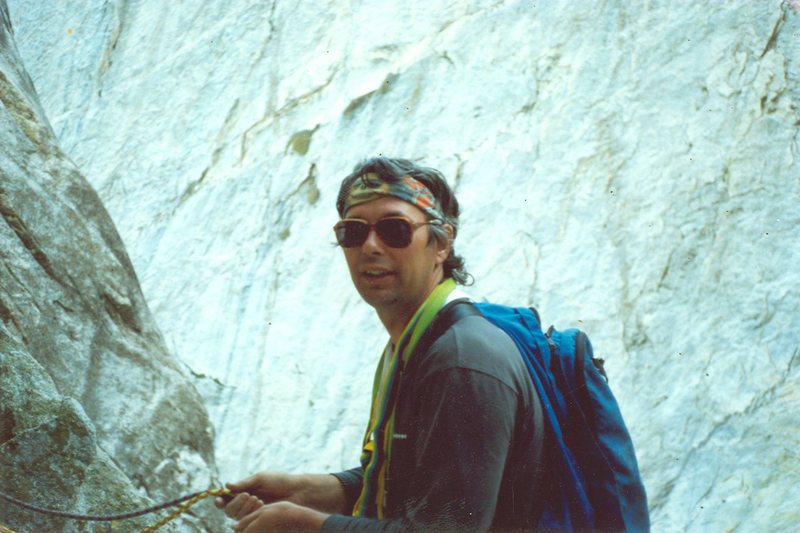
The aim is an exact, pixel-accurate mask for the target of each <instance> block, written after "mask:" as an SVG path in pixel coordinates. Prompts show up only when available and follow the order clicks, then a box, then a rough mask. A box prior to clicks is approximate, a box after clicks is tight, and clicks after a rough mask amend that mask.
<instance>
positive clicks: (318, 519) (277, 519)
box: [231, 502, 328, 533]
mask: <svg viewBox="0 0 800 533" xmlns="http://www.w3.org/2000/svg"><path fill="white" fill-rule="evenodd" d="M231 503H233V502H231ZM326 518H328V515H327V514H325V513H321V512H320V511H315V510H313V509H309V508H308V507H301V506H299V505H296V504H293V503H289V502H278V503H271V504H267V505H261V506H260V507H259V508H258V509H256V510H255V511H254V512H251V513H249V514H248V515H246V516H245V517H244V518H242V519H241V520H239V521H238V522H236V523H235V524H233V526H232V527H233V530H234V531H240V532H242V533H272V532H273V531H293V532H309V533H310V532H316V531H319V530H320V529H321V528H322V523H323V522H325V519H326Z"/></svg>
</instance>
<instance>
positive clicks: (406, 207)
mask: <svg viewBox="0 0 800 533" xmlns="http://www.w3.org/2000/svg"><path fill="white" fill-rule="evenodd" d="M345 216H346V217H347V218H359V219H362V220H366V221H367V223H369V224H374V223H375V222H377V221H378V220H379V219H381V218H383V217H388V216H403V217H406V218H408V219H409V220H411V222H413V223H416V222H425V221H426V218H425V214H424V213H423V212H422V210H420V209H419V208H417V207H416V206H414V205H412V204H410V203H408V202H406V201H404V200H401V199H399V198H396V197H394V196H384V197H382V198H378V199H376V200H372V201H371V202H365V203H363V204H359V205H356V206H354V207H352V208H350V209H349V210H348V211H347V213H345ZM428 228H429V226H427V225H426V226H420V227H419V228H418V229H416V230H415V231H414V232H413V234H412V239H411V243H410V244H409V245H408V246H407V247H405V248H392V247H390V246H387V245H386V243H384V242H383V241H382V240H381V238H380V237H378V235H377V233H376V232H375V230H374V228H373V229H372V230H370V232H369V235H368V236H367V240H366V241H365V242H364V244H362V245H361V246H356V247H354V248H343V250H344V257H345V259H346V260H347V266H348V267H349V268H350V276H351V277H352V279H353V284H354V285H355V286H356V290H358V293H359V294H360V295H361V297H362V298H363V299H364V301H366V302H367V303H368V304H370V305H371V306H373V307H374V308H375V309H376V311H378V312H379V313H381V312H386V313H406V314H409V317H408V318H410V316H411V314H413V313H414V311H416V310H417V308H418V307H419V306H420V305H421V304H422V302H423V301H424V300H425V298H427V296H428V295H429V294H430V292H431V291H432V290H433V289H434V288H435V287H436V285H437V284H438V283H439V282H441V280H442V276H443V270H442V264H443V263H444V260H445V259H446V258H447V255H448V253H449V252H450V246H449V244H448V245H446V246H444V247H442V246H440V245H439V244H438V243H437V242H436V241H435V240H434V242H432V243H431V244H428V240H429V235H430V233H429V229H428Z"/></svg>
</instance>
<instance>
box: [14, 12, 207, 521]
mask: <svg viewBox="0 0 800 533" xmlns="http://www.w3.org/2000/svg"><path fill="white" fill-rule="evenodd" d="M0 102H2V105H0V391H1V392H2V394H0V413H2V421H0V490H4V491H7V492H10V493H15V495H17V496H19V497H21V498H24V499H30V500H32V501H35V502H38V503H40V504H46V505H49V506H52V507H57V508H61V509H64V510H69V511H71V512H80V511H81V510H84V511H86V512H91V513H94V514H109V513H110V512H113V510H115V509H117V510H120V511H122V510H130V509H131V506H133V508H139V507H142V503H144V502H145V501H146V500H145V499H144V498H143V496H144V495H146V496H148V497H149V498H151V499H153V500H158V501H161V500H167V499H173V498H175V497H177V496H180V495H182V494H185V493H186V492H188V491H196V490H203V489H206V488H209V487H210V486H212V485H216V483H217V481H216V479H215V472H216V470H215V466H214V457H213V429H212V427H211V425H210V423H209V420H208V416H207V414H206V411H205V408H204V406H203V404H202V401H201V399H200V397H199V395H198V394H197V392H196V390H195V389H194V387H193V386H192V385H191V384H190V382H189V381H188V380H187V379H186V378H185V376H184V375H183V372H182V370H181V369H180V367H179V366H178V365H177V364H176V362H175V361H174V360H173V358H172V357H171V356H170V355H169V353H168V352H167V350H166V347H165V345H164V342H163V339H162V337H161V334H160V333H159V331H158V329H157V327H156V326H155V324H154V322H153V319H152V317H151V314H150V312H149V310H148V308H147V305H146V303H145V301H144V299H143V297H142V293H141V290H140V288H139V283H138V281H137V278H136V275H135V273H134V271H133V267H132V265H131V262H130V260H129V258H128V255H127V253H126V251H125V248H124V246H123V244H122V241H121V240H120V238H119V235H118V234H117V231H116V229H115V227H114V224H113V223H112V221H111V218H110V217H109V216H108V214H107V212H106V210H105V208H104V207H103V205H102V204H101V202H100V200H99V198H98V196H97V194H96V193H95V192H94V190H93V189H92V188H91V187H90V186H89V184H88V183H87V182H86V180H85V179H84V178H83V176H82V175H81V173H80V172H79V171H78V169H77V168H76V167H75V165H74V163H73V162H72V161H71V160H70V159H69V158H68V157H67V156H66V155H65V154H64V153H63V152H62V150H61V149H60V148H59V146H58V143H57V141H56V138H55V135H54V134H53V130H52V128H51V127H50V125H49V123H48V121H47V119H46V118H45V116H44V113H43V111H42V107H41V105H40V104H39V101H38V97H37V95H36V92H35V90H34V87H33V83H32V82H31V80H30V78H29V77H28V75H27V74H26V72H25V70H24V68H23V66H22V63H21V60H20V58H19V54H18V52H17V49H16V45H15V43H14V38H13V31H12V28H11V24H10V21H9V16H8V9H7V6H6V4H5V2H4V1H3V0H0ZM197 508H198V509H204V510H202V511H197V513H196V514H197V515H198V517H197V518H189V519H187V520H184V523H185V524H186V527H189V528H190V529H189V530H190V531H205V530H209V529H212V530H218V529H219V527H221V525H220V524H221V521H220V517H219V516H218V513H216V512H212V511H211V509H210V507H209V506H208V505H207V504H206V505H202V504H201V505H200V506H198V507H197ZM0 515H2V521H0V523H4V524H6V525H9V526H16V527H20V528H26V530H30V529H38V530H47V531H54V530H57V531H91V529H82V528H84V527H86V526H85V525H75V524H73V525H64V524H63V523H61V522H48V521H47V519H45V518H41V517H37V518H35V519H34V518H33V517H31V515H30V513H29V512H27V511H25V512H22V511H20V510H19V509H14V508H8V506H7V505H6V506H4V507H3V508H2V513H0ZM157 518H158V516H156V518H155V519H157ZM155 519H153V520H148V519H145V520H143V521H141V520H140V521H139V522H138V523H139V524H143V523H148V522H152V521H155ZM123 527H133V526H127V525H124V524H121V525H120V531H124V529H123ZM70 528H72V529H70Z"/></svg>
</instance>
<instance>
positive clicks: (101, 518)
mask: <svg viewBox="0 0 800 533" xmlns="http://www.w3.org/2000/svg"><path fill="white" fill-rule="evenodd" d="M229 495H231V491H229V490H228V489H213V490H204V491H200V492H195V493H194V494H189V495H188V496H182V497H180V498H176V499H174V500H171V501H168V502H165V503H161V504H158V505H153V506H152V507H147V508H146V509H140V510H138V511H132V512H130V513H122V514H114V515H87V514H76V513H69V512H66V511H59V510H56V509H46V508H44V507H39V506H38V505H33V504H31V503H28V502H24V501H22V500H20V499H18V498H15V497H14V496H11V495H10V494H6V493H5V492H2V491H0V498H2V499H3V500H5V501H7V502H9V503H12V504H14V505H17V506H19V507H22V508H24V509H28V510H29V511H34V512H37V513H40V514H45V515H50V516H57V517H60V518H67V519H70V520H84V521H94V522H117V521H119V520H125V519H128V518H135V517H137V516H142V515H146V514H150V513H155V512H157V511H161V510H163V509H167V508H169V507H174V506H176V505H177V506H179V507H178V508H177V509H175V510H174V511H173V512H171V513H170V514H169V515H167V516H166V517H164V518H162V519H161V520H159V521H158V522H156V523H155V524H153V525H150V526H147V527H146V528H144V529H142V530H141V531H139V532H138V533H152V532H153V531H156V530H157V529H159V528H160V527H161V526H163V525H164V524H166V523H167V522H170V521H171V520H174V519H175V518H177V517H178V516H180V515H181V514H183V513H184V512H186V510H187V509H189V508H190V507H191V506H193V505H194V504H196V503H197V502H199V501H200V500H203V499H205V498H208V497H210V496H229ZM0 533H20V532H17V531H13V530H12V529H9V528H8V527H6V526H4V525H2V524H0Z"/></svg>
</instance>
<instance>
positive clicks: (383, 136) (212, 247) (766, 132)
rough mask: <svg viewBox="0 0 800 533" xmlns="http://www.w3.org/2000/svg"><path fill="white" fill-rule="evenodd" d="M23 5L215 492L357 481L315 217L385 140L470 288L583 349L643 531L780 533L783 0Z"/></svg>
mask: <svg viewBox="0 0 800 533" xmlns="http://www.w3.org/2000/svg"><path fill="white" fill-rule="evenodd" d="M10 2H11V5H10V8H11V18H12V21H13V23H14V25H15V28H16V32H17V33H16V38H17V42H18V43H19V47H20V51H21V55H22V57H23V60H24V63H25V65H26V67H27V69H28V71H29V72H30V73H31V75H32V78H33V80H34V82H35V84H36V88H37V90H38V92H39V94H40V96H41V100H42V106H43V108H44V111H45V113H46V114H47V116H48V117H49V119H50V121H51V123H52V124H53V128H54V130H55V132H56V135H57V137H58V142H59V144H60V146H61V147H62V148H63V150H64V152H66V153H67V154H68V155H69V156H70V157H71V158H72V159H73V160H74V161H75V163H76V165H77V167H78V169H80V171H81V172H82V173H83V175H85V176H86V177H87V179H88V180H89V181H90V182H91V184H92V185H93V186H94V187H95V189H96V190H97V191H98V193H99V195H100V197H101V199H102V200H103V202H104V204H105V206H106V208H107V209H108V210H109V212H110V214H111V217H112V218H113V220H114V222H115V224H116V226H117V228H118V229H119V231H120V233H121V235H122V239H123V241H124V242H125V245H126V248H127V249H128V251H129V253H130V256H131V261H132V263H133V266H134V268H135V270H136V272H137V274H138V276H139V279H140V280H141V283H142V286H143V290H144V294H145V296H146V298H147V301H148V303H149V305H150V307H151V309H152V310H153V312H154V314H155V317H156V322H157V323H158V325H159V327H160V329H161V331H162V332H163V333H164V337H165V339H166V344H167V346H168V347H169V349H170V351H171V352H172V353H174V354H175V355H176V357H178V358H179V359H180V360H181V361H182V362H183V364H184V365H186V367H188V368H189V369H191V372H193V373H194V375H195V377H196V380H197V385H198V387H199V388H200V390H201V393H202V395H203V398H204V401H205V404H206V406H207V407H208V409H209V411H210V414H211V418H212V421H213V423H214V426H215V428H216V431H217V438H216V453H217V460H218V462H219V465H220V469H221V472H222V475H223V477H224V478H226V479H231V478H237V477H239V476H243V475H246V474H249V473H251V472H252V471H255V470H258V469H262V468H273V469H288V470H290V471H295V472H300V471H326V470H329V469H334V470H335V469H339V468H344V467H349V466H353V465H355V464H356V461H357V457H358V454H359V442H360V439H361V436H362V432H363V425H364V423H365V421H366V417H367V414H368V413H367V398H368V394H369V389H370V383H371V378H372V376H371V373H372V370H373V367H374V364H375V361H376V358H377V356H378V353H379V351H380V350H381V348H382V346H383V343H384V342H385V338H386V335H385V333H384V332H383V331H382V328H381V326H380V323H379V322H378V320H377V318H376V317H375V316H374V314H373V312H372V311H371V309H370V308H368V307H367V306H366V305H365V304H363V303H362V302H361V301H360V300H359V298H358V295H357V294H356V293H355V291H354V290H353V289H352V288H351V286H350V282H349V279H348V274H347V271H346V268H345V266H344V263H343V260H342V259H341V257H340V252H339V251H338V250H337V249H336V248H335V247H334V246H332V245H331V243H332V242H333V235H332V232H331V229H330V228H331V226H332V225H333V223H334V221H335V218H336V213H335V210H334V208H333V204H334V201H335V195H336V192H337V188H338V183H339V181H340V180H341V178H342V177H343V176H344V175H345V174H346V173H347V172H348V171H349V169H350V168H351V167H352V166H353V165H354V163H355V162H357V161H358V160H359V159H361V158H364V157H368V156H372V155H377V154H379V153H382V154H388V155H395V156H404V157H410V158H414V159H419V160H421V161H423V162H424V163H426V164H428V165H431V166H434V167H437V168H440V169H441V170H442V171H443V172H444V173H445V174H446V175H447V176H448V178H449V179H450V181H451V183H452V185H453V186H454V187H455V189H456V192H457V194H458V197H459V199H460V201H461V202H462V204H463V217H462V227H461V231H460V234H459V236H458V239H457V241H456V249H457V250H458V251H459V253H461V254H463V255H464V256H465V257H466V259H467V264H468V267H469V268H470V270H471V271H472V273H473V274H474V275H475V278H476V284H475V286H474V287H472V288H470V291H471V292H472V293H473V294H474V295H476V296H485V297H487V298H489V299H491V300H493V301H497V302H502V303H509V304H518V305H529V304H533V305H536V306H537V307H538V308H539V310H540V311H541V314H542V316H543V317H544V320H545V322H548V323H549V322H554V323H555V324H556V325H557V326H559V327H562V328H564V327H570V326H579V327H581V328H583V329H585V330H586V331H588V333H589V334H590V336H591V338H592V339H593V341H594V345H595V349H596V351H597V352H598V353H599V354H601V355H602V356H603V357H605V359H606V361H607V368H608V370H609V374H610V377H611V384H612V386H613V388H614V390H615V392H616V394H617V396H618V399H619V401H620V403H621V405H622V409H623V413H624V414H625V416H626V419H627V421H628V424H629V426H630V429H631V432H632V434H633V437H634V441H635V444H636V446H637V451H638V455H639V459H640V466H641V470H642V473H643V476H644V479H645V484H646V486H647V489H648V494H649V498H650V508H651V512H652V521H653V526H654V529H655V530H656V531H675V530H688V531H729V530H733V529H737V528H738V530H741V531H759V530H770V531H785V532H789V533H795V531H796V530H797V528H798V524H799V523H800V511H798V510H797V509H798V507H797V505H796V502H797V501H798V500H800V488H798V487H800V469H798V466H797V460H796V453H795V451H796V449H797V447H798V445H799V444H800V429H799V428H800V415H798V414H797V413H799V412H800V394H799V393H798V382H799V381H800V371H798V366H799V365H800V333H798V331H800V311H799V310H800V295H799V294H798V292H799V291H798V287H800V275H799V274H798V269H797V265H798V264H800V246H798V242H799V241H800V229H798V228H800V224H798V222H800V168H799V167H798V163H797V160H798V157H799V156H800V141H799V140H798V133H797V132H798V123H799V122H800V113H799V112H798V104H797V102H798V97H800V90H799V89H798V72H800V64H799V62H800V13H798V12H797V10H796V9H795V8H794V7H793V3H792V2H788V1H787V2H777V1H775V2H718V3H707V2H691V1H688V0H681V1H677V2H640V1H637V2H628V3H616V2H531V1H522V0H512V1H507V2H497V3H492V4H487V3H486V2H477V1H476V2H468V1H462V2H420V1H413V0H412V1H409V2H400V3H387V2H377V1H371V2H363V3H357V4H353V3H350V4H341V3H337V2H330V3H320V2H311V1H307V0H301V1H300V2H289V3H287V2H271V3H260V2H258V3H257V2H244V1H227V2H222V1H207V2H202V3H191V2H182V3H177V2H175V3H163V4H156V3H142V2H127V1H118V2H103V1H99V0H92V1H82V2H77V1H72V2H34V1H22V0H10ZM81 281H82V279H81V278H79V279H76V282H81ZM124 386H133V385H132V384H130V383H129V381H128V380H126V381H125V385H124Z"/></svg>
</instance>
